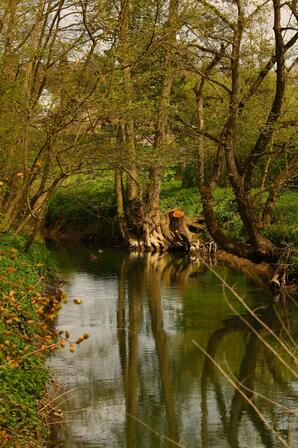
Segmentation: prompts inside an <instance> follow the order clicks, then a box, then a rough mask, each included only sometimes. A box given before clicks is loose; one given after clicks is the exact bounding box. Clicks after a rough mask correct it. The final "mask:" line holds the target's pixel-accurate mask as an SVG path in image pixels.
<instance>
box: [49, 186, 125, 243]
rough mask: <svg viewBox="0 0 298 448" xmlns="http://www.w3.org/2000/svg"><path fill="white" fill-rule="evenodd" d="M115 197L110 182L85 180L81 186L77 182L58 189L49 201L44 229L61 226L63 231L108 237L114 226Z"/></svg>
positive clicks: (115, 213) (115, 212)
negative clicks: (45, 227)
mask: <svg viewBox="0 0 298 448" xmlns="http://www.w3.org/2000/svg"><path fill="white" fill-rule="evenodd" d="M116 215H117V207H116V196H115V193H114V186H113V183H112V181H109V180H108V181H107V180H106V181H100V180H99V181H93V182H92V181H89V182H84V185H82V183H81V180H80V179H78V180H76V181H75V182H72V183H71V184H70V185H69V186H68V187H67V188H63V189H60V190H59V191H58V192H57V193H56V194H55V195H54V197H53V198H52V200H51V201H50V203H49V206H48V212H47V215H46V225H47V226H48V227H53V226H55V225H56V226H60V225H62V227H63V229H64V230H65V231H70V232H71V231H75V232H79V233H82V234H83V233H84V235H86V236H87V235H88V232H89V233H90V234H92V233H94V234H99V237H102V238H103V239H104V238H106V237H107V236H109V234H110V232H111V226H112V227H113V226H114V227H115V225H116V221H117V220H116Z"/></svg>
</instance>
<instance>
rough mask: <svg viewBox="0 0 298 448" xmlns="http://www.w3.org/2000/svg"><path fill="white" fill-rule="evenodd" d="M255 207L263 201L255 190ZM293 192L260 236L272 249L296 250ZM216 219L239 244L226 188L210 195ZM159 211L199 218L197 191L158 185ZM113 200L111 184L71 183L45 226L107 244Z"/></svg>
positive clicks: (297, 213) (173, 183)
mask: <svg viewBox="0 0 298 448" xmlns="http://www.w3.org/2000/svg"><path fill="white" fill-rule="evenodd" d="M254 193H256V198H257V200H256V207H260V205H261V203H262V202H263V201H264V200H265V197H264V195H263V196H260V195H259V193H258V191H257V190H256V191H255V192H254ZM295 203H297V192H294V191H288V192H285V193H283V194H282V195H281V197H280V198H279V200H278V202H277V205H276V209H275V214H274V222H273V224H272V225H270V226H269V227H267V228H266V229H265V230H264V234H265V235H266V236H267V237H268V238H269V239H271V240H272V241H273V242H274V243H275V244H276V245H278V246H281V245H284V244H289V245H291V246H293V247H298V208H297V207H295ZM213 204H214V208H215V212H216V215H217V218H218V220H219V222H220V223H222V224H223V226H224V228H225V230H226V232H227V233H228V234H229V235H230V236H231V237H234V238H236V239H238V240H243V236H242V223H241V219H240V217H239V214H238V212H237V204H236V201H235V198H234V195H233V193H232V191H231V189H230V188H217V189H215V191H214V195H213ZM160 207H161V210H162V211H163V212H166V211H169V210H171V209H173V208H179V209H181V210H183V211H184V212H185V213H186V214H187V215H189V216H197V215H201V216H202V215H203V210H202V203H201V200H200V195H199V191H198V188H197V187H190V188H182V187H181V181H180V180H175V179H171V180H167V181H165V182H163V183H162V187H161V195H160ZM116 214H117V209H116V197H115V193H114V186H113V182H112V180H111V179H110V180H104V179H102V180H99V181H94V180H93V181H88V182H87V183H84V184H82V182H77V181H76V182H75V183H73V184H71V185H69V186H68V187H67V188H62V189H60V190H59V191H58V192H57V194H56V195H55V196H54V198H53V199H52V200H51V202H50V204H49V209H48V214H47V218H46V223H47V225H48V226H49V227H51V226H53V225H55V223H60V225H61V227H62V228H68V229H74V230H78V231H80V230H81V231H82V232H83V233H85V234H86V232H87V233H88V232H89V233H92V232H93V233H94V234H98V233H99V237H100V236H101V238H99V239H101V240H102V241H104V240H106V239H108V240H111V239H112V238H111V236H113V235H111V233H115V234H119V232H118V231H117V216H116Z"/></svg>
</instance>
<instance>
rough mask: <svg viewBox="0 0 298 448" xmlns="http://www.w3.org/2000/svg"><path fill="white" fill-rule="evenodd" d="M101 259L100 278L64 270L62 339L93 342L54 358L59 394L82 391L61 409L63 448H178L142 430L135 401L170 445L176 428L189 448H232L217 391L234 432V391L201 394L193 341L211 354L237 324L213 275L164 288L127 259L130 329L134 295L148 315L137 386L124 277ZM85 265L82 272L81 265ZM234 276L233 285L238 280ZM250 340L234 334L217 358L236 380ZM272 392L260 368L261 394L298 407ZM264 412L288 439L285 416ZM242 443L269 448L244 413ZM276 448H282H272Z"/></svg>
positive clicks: (143, 316) (212, 387) (211, 387)
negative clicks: (120, 323) (219, 335)
mask: <svg viewBox="0 0 298 448" xmlns="http://www.w3.org/2000/svg"><path fill="white" fill-rule="evenodd" d="M100 257H101V261H100V263H103V264H102V266H104V268H101V269H98V270H97V273H96V266H91V268H90V269H89V268H86V272H84V269H83V268H82V266H80V267H79V269H78V268H76V267H75V266H74V267H73V272H71V266H72V262H70V261H68V262H67V263H66V265H67V271H68V275H67V284H66V286H65V290H66V293H67V296H68V303H67V304H65V305H64V306H63V309H62V311H61V313H60V315H59V318H58V322H57V329H58V330H59V331H60V330H61V331H62V330H63V331H65V330H68V331H69V332H70V334H71V337H72V339H74V340H75V339H76V338H77V337H78V336H80V335H82V334H83V333H89V334H90V338H89V339H88V340H87V341H85V342H84V343H82V344H81V345H80V346H79V347H77V348H76V351H75V353H70V352H69V350H68V349H67V348H65V349H62V350H59V351H57V352H55V353H54V355H53V357H52V358H51V359H50V361H49V364H50V366H51V367H52V369H53V371H54V377H55V379H56V380H57V382H58V383H59V384H61V386H62V388H63V391H64V390H70V389H73V388H76V390H74V391H72V392H70V393H69V394H66V395H64V396H63V397H61V399H60V400H57V403H60V402H61V407H62V408H63V410H64V411H65V415H64V418H65V420H66V421H67V422H68V423H66V424H65V425H63V430H62V431H60V437H62V439H63V440H64V442H63V446H64V447H65V448H76V447H77V448H86V447H88V448H95V447H96V448H98V447H109V448H114V447H115V448H116V447H119V448H122V447H123V448H124V447H127V446H129V448H139V447H140V448H153V447H154V448H158V447H162V448H163V447H164V448H166V447H168V446H174V445H171V444H169V443H167V442H165V441H162V440H161V439H160V438H158V437H157V436H156V435H154V434H153V433H152V432H150V431H149V430H148V429H146V428H145V427H143V426H142V425H141V424H140V423H138V422H135V421H133V420H132V419H129V417H127V415H126V410H127V406H129V404H127V403H128V402H127V398H129V396H130V397H131V398H130V400H131V403H132V402H133V400H134V398H133V397H137V401H135V403H137V404H136V406H137V416H138V418H139V419H140V420H142V421H143V422H144V423H146V424H148V425H149V426H150V427H151V428H153V429H154V430H155V431H157V432H160V433H161V434H164V435H168V433H169V428H171V425H172V426H173V425H174V426H175V425H176V426H177V427H176V428H175V431H176V432H175V431H174V432H175V433H177V432H178V433H179V438H180V442H181V444H182V445H183V446H185V448H186V447H187V448H192V447H200V446H205V447H206V448H207V447H219V448H226V447H229V446H230V444H229V442H228V438H227V435H226V434H225V430H224V428H223V410H222V408H221V409H220V402H219V401H218V390H217V391H216V384H217V385H219V388H220V392H221V394H222V400H223V401H222V403H223V406H224V407H225V413H226V416H225V418H226V421H227V422H228V421H229V414H230V411H231V404H232V400H233V395H234V392H233V390H232V387H231V386H230V385H229V384H227V383H226V382H225V381H224V380H223V379H222V378H220V377H218V376H217V380H218V381H217V383H216V384H215V383H214V382H213V381H212V380H211V379H210V376H209V377H208V379H207V381H206V384H205V391H203V390H202V374H203V371H204V370H203V366H204V359H203V355H202V354H201V353H200V352H199V350H198V349H197V348H196V347H194V345H193V343H192V340H193V339H195V340H197V341H199V342H200V344H202V345H203V346H204V347H206V346H207V343H208V340H209V338H210V336H211V335H212V334H214V332H216V331H217V330H220V329H222V328H223V320H224V319H227V318H229V316H231V314H232V313H231V310H230V309H229V307H228V305H227V304H226V303H225V302H224V299H223V298H222V296H221V295H222V291H221V287H220V286H219V285H218V282H217V281H214V278H213V277H212V276H210V275H209V274H208V273H207V274H206V273H202V272H200V275H198V276H196V275H194V276H190V277H187V278H186V279H185V278H184V277H185V276H184V277H183V279H182V280H181V281H180V280H179V275H177V276H176V278H175V276H172V278H171V280H167V281H165V284H162V282H161V284H160V286H158V285H159V282H160V278H159V277H158V276H159V273H158V270H157V271H156V263H155V265H154V266H155V268H154V269H155V271H154V272H155V273H152V272H151V273H149V274H148V272H149V271H148V265H146V266H147V274H146V271H145V270H144V266H143V267H140V266H138V264H136V261H134V262H133V265H131V264H129V262H128V260H127V259H126V261H125V263H126V268H127V273H126V280H125V279H124V281H123V282H122V285H124V286H125V288H126V291H124V296H125V301H126V305H125V306H126V325H125V326H126V328H128V327H129V321H128V317H129V303H130V301H129V297H128V296H129V295H131V294H133V296H134V297H135V302H134V303H135V305H136V306H137V307H139V309H140V319H139V325H140V333H139V339H138V353H137V360H136V362H135V364H134V365H133V366H132V367H133V371H134V372H137V377H138V378H137V379H136V380H135V381H137V384H131V383H130V382H129V378H128V375H127V372H128V370H126V372H125V373H123V370H122V367H121V362H120V352H119V350H120V349H119V339H118V332H117V306H118V288H119V282H118V275H119V270H120V269H119V267H118V268H117V267H116V268H114V269H112V268H111V269H110V270H109V272H107V268H106V264H107V263H108V262H109V261H110V259H109V258H108V256H107V262H106V264H104V263H105V254H100ZM119 257H120V258H121V257H122V258H123V260H124V258H125V257H124V255H123V253H122V254H121V253H120V254H118V258H119ZM86 260H88V259H86ZM120 261H121V260H120ZM80 262H81V263H82V260H81V261H80ZM120 264H121V263H120ZM86 265H88V263H87V261H86ZM88 266H89V265H88ZM88 270H89V271H90V270H92V272H89V271H88ZM194 270H195V269H194ZM87 271H88V272H87ZM229 275H230V276H232V274H231V273H230V274H229ZM239 278H240V280H241V282H242V283H241V284H240V287H241V288H242V290H243V291H246V294H248V295H250V296H251V298H250V300H252V301H253V300H254V299H256V300H257V304H258V305H259V304H261V303H262V302H260V299H262V300H263V302H264V300H266V296H264V292H262V291H261V290H260V289H253V288H252V286H251V284H247V283H246V282H245V281H243V278H242V277H241V276H239V274H236V275H235V279H237V280H239ZM152 294H153V295H152ZM156 294H157V302H156V303H157V304H158V302H159V297H160V299H161V308H160V310H161V313H162V315H159V314H156V319H158V320H157V324H156V326H155V327H153V326H152V316H153V314H152V313H153V312H154V313H159V312H160V311H157V310H158V309H159V308H158V305H156V306H157V308H152V306H153V307H154V303H155V302H154V301H153V302H152V300H153V299H152V297H153V296H154V297H155V296H156ZM262 296H263V297H262ZM77 297H79V298H81V300H82V304H81V305H75V304H74V302H73V299H74V298H77ZM154 309H155V311H154ZM136 331H137V330H136ZM129 335H130V336H131V337H129ZM249 337H250V336H249V333H248V332H247V331H246V332H243V331H240V330H239V329H238V330H237V328H236V329H234V330H232V331H230V332H227V334H226V335H225V336H224V338H223V339H222V340H221V342H220V344H219V348H218V350H217V356H218V357H219V359H220V360H221V362H223V360H226V362H228V365H229V367H230V368H231V369H232V371H233V373H234V374H238V372H239V368H240V364H241V360H242V359H243V356H244V353H245V347H246V344H247V343H248V340H249ZM132 340H133V337H132V333H130V332H129V331H127V330H126V337H125V338H124V339H123V341H124V344H125V346H126V360H127V361H129V359H130V358H129V344H130V343H131V342H132ZM236 341H237V344H235V342H236ZM156 344H158V346H159V351H157V350H156ZM132 350H133V349H132ZM258 360H259V361H260V360H262V357H261V356H259V357H258ZM123 375H125V384H126V390H128V389H127V387H130V389H129V390H130V392H127V394H128V395H127V394H126V395H125V393H124V389H125V388H124V379H123ZM162 378H163V379H162ZM288 379H290V378H289V377H288ZM270 382H271V383H273V381H272V378H271V377H270V375H269V374H268V369H267V367H266V366H265V364H264V365H263V364H262V362H261V363H259V364H258V366H257V368H256V372H255V384H258V386H259V390H260V391H261V392H262V393H264V394H267V395H268V393H269V394H272V395H271V397H273V398H274V399H279V400H280V401H282V402H284V403H285V404H290V405H291V406H292V407H293V405H294V398H292V397H291V393H290V392H289V390H287V392H286V393H285V391H281V390H280V387H277V386H276V385H274V384H271V385H270V384H269V383H270ZM289 387H290V388H291V387H293V388H295V390H296V392H297V384H294V383H293V384H292V385H291V384H289ZM268 391H270V392H268ZM202 392H203V393H204V394H206V406H207V408H208V415H207V414H204V411H203V400H202ZM58 394H59V392H57V395H58ZM129 394H130V395H129ZM166 394H168V398H167V399H166V396H167V395H166ZM128 401H129V400H128ZM131 406H132V405H131ZM260 406H261V408H262V410H263V412H264V414H265V415H266V414H267V417H268V418H269V419H272V416H273V417H274V418H275V420H276V423H277V426H278V427H279V428H280V429H287V419H285V418H284V417H283V416H282V414H281V413H280V412H278V410H275V409H274V412H273V410H272V409H271V408H270V407H266V406H265V405H264V403H263V402H260ZM171 409H172V411H171ZM204 419H205V420H204ZM175 421H176V422H177V423H175ZM204 422H205V423H204ZM206 424H207V429H208V433H207V434H205V433H204V427H203V426H204V425H205V427H206ZM205 429H206V428H205ZM172 430H173V428H172ZM226 430H227V429H226ZM128 434H130V436H129V435H128ZM131 434H132V435H131ZM204 434H205V435H204ZM203 435H204V438H203ZM128 440H129V441H128ZM239 440H241V445H240V446H241V447H242V446H243V447H260V448H261V447H263V446H266V445H264V443H263V442H262V440H261V435H260V434H259V433H258V432H257V431H256V429H255V426H254V424H253V423H252V420H251V417H249V415H248V414H247V411H244V413H243V416H242V420H241V425H240V427H239ZM203 442H204V445H203ZM270 443H271V442H270ZM271 446H272V447H273V446H278V445H274V443H273V442H272V443H271Z"/></svg>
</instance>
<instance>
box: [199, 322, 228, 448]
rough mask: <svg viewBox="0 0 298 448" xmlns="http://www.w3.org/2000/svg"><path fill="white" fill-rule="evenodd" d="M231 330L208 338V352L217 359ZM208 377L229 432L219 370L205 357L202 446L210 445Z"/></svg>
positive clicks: (202, 380) (202, 384) (223, 330)
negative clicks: (220, 347)
mask: <svg viewBox="0 0 298 448" xmlns="http://www.w3.org/2000/svg"><path fill="white" fill-rule="evenodd" d="M229 332H230V330H229V329H227V328H222V329H220V330H217V331H215V332H214V333H213V334H212V335H211V336H210V338H209V340H208V345H207V349H206V351H207V353H208V354H209V355H210V356H211V357H212V358H213V359H215V356H216V352H217V350H218V347H219V345H220V343H221V341H222V339H223V338H224V336H225V335H226V334H228V333H229ZM208 379H209V380H210V381H211V382H212V383H213V386H214V390H215V395H216V400H217V405H218V409H219V413H220V416H221V421H222V426H223V429H224V432H225V433H226V432H227V428H228V423H227V409H226V405H225V400H224V396H223V393H222V390H221V387H220V382H219V379H218V377H217V371H216V367H215V366H214V364H213V363H212V362H211V361H210V360H209V358H208V357H207V356H206V357H205V362H204V367H203V372H202V378H201V397H202V432H201V436H202V446H203V447H207V446H208V406H207V401H208Z"/></svg>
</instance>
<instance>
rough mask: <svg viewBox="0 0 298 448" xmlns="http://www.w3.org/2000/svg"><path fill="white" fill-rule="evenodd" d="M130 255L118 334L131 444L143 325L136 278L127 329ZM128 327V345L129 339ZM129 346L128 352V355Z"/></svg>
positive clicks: (131, 286) (125, 264)
mask: <svg viewBox="0 0 298 448" xmlns="http://www.w3.org/2000/svg"><path fill="white" fill-rule="evenodd" d="M128 261H129V260H128V259H124V261H123V263H122V266H121V270H120V273H119V282H118V308H117V335H118V343H119V356H120V363H121V369H122V376H123V385H124V395H125V404H126V414H127V420H126V436H127V446H128V448H133V447H135V446H137V445H136V420H135V419H134V418H133V417H135V416H136V415H137V404H138V363H137V361H138V339H139V327H140V301H139V298H138V295H137V294H136V291H135V278H134V277H133V279H132V284H129V285H128V299H129V313H128V319H129V324H128V329H126V281H127V273H128V267H129V264H128ZM126 331H128V347H127V343H126ZM127 348H128V355H127Z"/></svg>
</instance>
